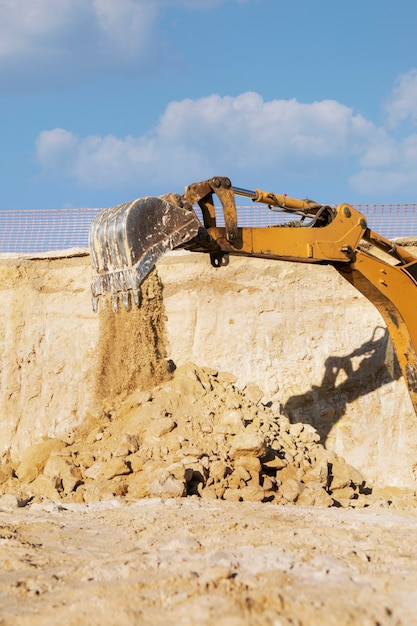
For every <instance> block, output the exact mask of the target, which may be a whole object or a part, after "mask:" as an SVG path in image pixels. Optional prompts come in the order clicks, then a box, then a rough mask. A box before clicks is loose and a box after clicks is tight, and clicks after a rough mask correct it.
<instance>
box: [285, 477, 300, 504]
mask: <svg viewBox="0 0 417 626" xmlns="http://www.w3.org/2000/svg"><path fill="white" fill-rule="evenodd" d="M303 488H304V486H303V485H302V483H300V482H299V481H298V480H294V479H293V478H287V479H286V480H284V481H283V482H282V483H281V485H280V487H279V492H280V494H281V495H282V496H283V497H284V498H285V499H286V500H287V502H295V501H296V500H297V498H298V496H299V495H300V493H301V492H302V491H303Z"/></svg>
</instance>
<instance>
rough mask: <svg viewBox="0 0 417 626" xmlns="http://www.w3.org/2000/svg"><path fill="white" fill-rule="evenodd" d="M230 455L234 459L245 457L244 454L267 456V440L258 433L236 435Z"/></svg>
mask: <svg viewBox="0 0 417 626" xmlns="http://www.w3.org/2000/svg"><path fill="white" fill-rule="evenodd" d="M229 454H230V456H231V457H232V458H235V457H239V456H243V455H244V454H250V455H252V456H255V457H262V456H264V454H265V440H264V438H263V437H262V436H261V435H258V434H256V433H247V432H244V433H242V434H240V435H236V436H235V437H234V439H233V441H232V445H231V447H230V452H229Z"/></svg>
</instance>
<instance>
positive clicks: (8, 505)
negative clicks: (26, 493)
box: [0, 493, 28, 513]
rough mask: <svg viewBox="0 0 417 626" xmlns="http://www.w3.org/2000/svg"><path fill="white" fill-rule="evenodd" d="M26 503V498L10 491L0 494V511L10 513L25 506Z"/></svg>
mask: <svg viewBox="0 0 417 626" xmlns="http://www.w3.org/2000/svg"><path fill="white" fill-rule="evenodd" d="M27 503H28V501H27V500H25V499H22V498H19V497H18V496H15V495H14V494H12V493H5V494H3V495H2V496H0V511H5V512H6V513H12V512H13V511H14V510H15V509H19V508H21V507H23V506H26V505H27Z"/></svg>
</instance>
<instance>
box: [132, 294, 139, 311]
mask: <svg viewBox="0 0 417 626" xmlns="http://www.w3.org/2000/svg"><path fill="white" fill-rule="evenodd" d="M132 295H133V302H134V303H135V305H136V306H137V307H138V308H139V307H140V292H139V289H132Z"/></svg>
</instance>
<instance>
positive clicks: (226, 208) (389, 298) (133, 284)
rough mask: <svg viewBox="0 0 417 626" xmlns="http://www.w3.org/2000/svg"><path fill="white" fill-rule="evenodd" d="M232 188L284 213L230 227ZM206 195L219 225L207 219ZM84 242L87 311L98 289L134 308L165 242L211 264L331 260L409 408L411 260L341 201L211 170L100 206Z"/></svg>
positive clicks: (412, 384) (414, 368)
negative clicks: (383, 345) (170, 187)
mask: <svg viewBox="0 0 417 626" xmlns="http://www.w3.org/2000/svg"><path fill="white" fill-rule="evenodd" d="M237 195H239V196H245V197H248V198H250V199H251V200H252V201H253V202H255V203H263V204H266V205H268V206H269V207H270V208H271V209H272V210H277V211H278V212H280V213H285V214H286V215H288V216H289V217H290V218H291V219H290V220H289V221H287V222H285V223H280V224H277V225H276V226H270V227H267V228H258V227H251V228H249V227H243V228H242V227H239V225H238V219H237V212H236V202H235V197H236V196H237ZM214 196H217V198H218V200H219V201H220V203H221V206H222V209H221V210H222V218H223V219H222V223H224V226H223V225H222V226H218V224H217V222H218V217H219V216H218V215H217V214H216V207H215V204H214ZM196 204H198V206H199V208H200V210H201V215H202V221H200V220H199V219H198V217H197V215H196V213H195V211H194V209H193V206H194V205H196ZM90 248H91V253H92V258H93V262H94V267H95V270H96V273H95V276H94V277H93V281H92V296H93V307H94V309H95V310H97V307H98V300H99V298H100V297H102V296H104V295H105V294H106V293H110V294H111V297H112V302H113V309H114V310H115V311H116V310H117V307H118V301H119V298H121V300H122V302H123V305H124V306H125V308H126V309H128V308H129V307H130V305H131V300H132V299H133V301H134V302H135V303H136V304H137V305H138V306H139V304H140V298H139V288H140V284H141V282H142V281H143V279H144V278H145V277H146V276H147V274H148V273H149V272H150V271H151V270H152V268H153V267H154V266H155V263H156V261H157V260H158V258H159V257H160V256H161V255H163V254H164V253H165V252H167V251H169V250H172V249H175V248H185V249H188V250H191V251H193V252H203V253H209V254H210V257H211V262H212V265H213V266H215V267H220V266H222V265H225V264H227V262H228V256H229V255H243V256H253V257H260V258H267V259H280V260H288V261H297V262H302V263H327V264H330V265H332V266H333V267H334V268H335V269H336V270H337V271H338V272H339V273H340V275H341V276H343V277H344V278H345V279H346V280H348V281H349V282H350V283H351V284H352V285H353V286H354V287H355V288H356V289H358V290H359V291H360V292H361V293H362V294H363V295H364V296H365V297H366V298H368V300H369V301H370V302H372V303H373V304H374V305H375V307H376V308H377V309H378V310H379V312H380V313H381V315H382V317H383V318H384V321H385V323H386V325H387V328H388V331H389V333H390V336H391V339H392V343H393V345H394V349H395V351H396V354H397V358H398V362H399V365H400V367H401V371H402V373H403V376H404V379H405V381H406V384H407V387H408V390H409V394H410V397H411V400H412V403H413V406H414V409H415V411H416V414H417V352H416V350H417V316H416V303H417V257H414V256H413V255H412V254H410V253H409V252H407V250H405V249H404V248H402V247H400V246H397V245H396V244H395V243H393V242H391V241H389V240H388V239H385V238H384V237H381V236H380V235H378V234H377V233H375V232H373V231H372V230H370V229H369V228H368V225H367V221H366V218H365V216H364V215H362V214H361V213H360V212H358V211H357V210H356V209H355V208H354V207H352V206H350V205H349V204H341V205H340V206H338V207H336V208H334V207H331V206H328V205H322V204H318V203H316V202H313V201H312V200H298V199H295V198H289V197H287V196H286V195H276V194H274V193H271V192H265V191H262V190H260V189H255V190H254V191H251V190H247V189H241V188H239V187H233V186H232V184H231V181H230V179H229V178H226V177H220V176H216V177H214V178H211V179H209V180H205V181H202V182H199V183H194V184H192V185H189V186H188V187H187V188H186V189H185V192H184V194H183V195H178V194H168V195H165V196H161V197H159V198H155V197H147V198H140V199H138V200H135V201H133V202H129V203H126V204H122V205H120V206H118V207H113V208H111V209H106V210H105V211H103V212H102V213H100V214H99V215H98V216H97V218H96V219H95V220H94V221H93V223H92V225H91V228H90Z"/></svg>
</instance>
